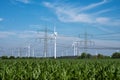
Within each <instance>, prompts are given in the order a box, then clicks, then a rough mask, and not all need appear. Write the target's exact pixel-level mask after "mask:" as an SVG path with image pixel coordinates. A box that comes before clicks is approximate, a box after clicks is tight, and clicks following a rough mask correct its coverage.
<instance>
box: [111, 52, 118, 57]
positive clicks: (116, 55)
mask: <svg viewBox="0 0 120 80" xmlns="http://www.w3.org/2000/svg"><path fill="white" fill-rule="evenodd" d="M112 58H120V52H114V53H113V54H112Z"/></svg>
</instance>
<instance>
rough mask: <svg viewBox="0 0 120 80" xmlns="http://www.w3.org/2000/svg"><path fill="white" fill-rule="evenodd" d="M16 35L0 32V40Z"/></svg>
mask: <svg viewBox="0 0 120 80" xmlns="http://www.w3.org/2000/svg"><path fill="white" fill-rule="evenodd" d="M13 35H16V33H15V32H10V31H0V38H7V37H9V36H13Z"/></svg>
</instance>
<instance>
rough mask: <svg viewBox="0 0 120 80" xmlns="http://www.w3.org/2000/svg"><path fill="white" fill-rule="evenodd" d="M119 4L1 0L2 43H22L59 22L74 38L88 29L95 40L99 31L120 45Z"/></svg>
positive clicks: (59, 28) (116, 1) (117, 1)
mask: <svg viewBox="0 0 120 80" xmlns="http://www.w3.org/2000/svg"><path fill="white" fill-rule="evenodd" d="M119 4H120V0H87V1H86V0H0V45H1V46H3V45H5V44H6V45H9V44H10V43H12V44H13V45H18V44H21V43H22V42H23V41H25V40H26V39H29V38H35V37H36V35H37V33H36V31H37V30H41V29H44V28H45V27H46V26H47V27H48V28H49V29H51V30H53V28H54V26H56V30H57V32H58V33H59V35H65V36H72V37H73V39H72V41H73V40H74V37H77V36H78V35H79V34H83V33H84V32H85V31H87V33H89V34H93V35H94V39H95V40H94V41H96V43H97V42H99V41H100V40H99V39H97V38H99V37H98V36H99V34H109V35H106V36H105V35H104V36H102V37H103V38H102V39H108V41H107V42H109V43H112V44H111V46H113V44H114V46H117V47H120V46H119V44H120V42H119V40H120V31H119V30H120V5H119ZM59 35H58V36H59ZM96 36H97V37H96ZM96 39H97V40H96ZM112 39H114V41H113V40H112ZM62 40H63V39H62ZM68 40H69V39H68ZM111 40H112V41H111ZM15 42H16V43H15ZM101 43H102V44H104V41H103V42H101ZM101 43H98V44H101ZM109 43H108V44H109ZM105 45H107V44H105Z"/></svg>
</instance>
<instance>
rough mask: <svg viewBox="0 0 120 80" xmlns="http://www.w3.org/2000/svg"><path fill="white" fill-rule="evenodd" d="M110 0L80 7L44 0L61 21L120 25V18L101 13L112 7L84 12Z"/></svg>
mask: <svg viewBox="0 0 120 80" xmlns="http://www.w3.org/2000/svg"><path fill="white" fill-rule="evenodd" d="M107 2H108V0H103V1H101V2H98V3H93V4H90V5H88V6H84V7H82V8H79V7H78V6H75V7H73V5H72V4H71V5H66V4H64V5H63V4H60V3H50V2H43V4H44V6H46V7H48V8H50V9H52V10H53V11H54V12H55V14H56V15H57V17H58V19H59V20H60V21H61V22H80V23H87V24H98V25H106V26H119V25H120V20H119V19H118V20H116V19H112V18H109V17H102V16H100V14H102V13H106V12H108V11H110V10H112V9H105V10H100V11H98V12H97V13H96V11H95V12H93V13H91V14H90V13H87V12H84V11H86V10H91V9H94V8H96V7H97V6H102V5H103V4H106V3H107Z"/></svg>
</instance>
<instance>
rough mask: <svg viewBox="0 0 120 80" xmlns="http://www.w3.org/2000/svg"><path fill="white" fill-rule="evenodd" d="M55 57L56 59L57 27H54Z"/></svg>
mask: <svg viewBox="0 0 120 80" xmlns="http://www.w3.org/2000/svg"><path fill="white" fill-rule="evenodd" d="M53 36H54V58H55V59H56V39H57V32H56V28H55V27H54V34H53Z"/></svg>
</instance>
